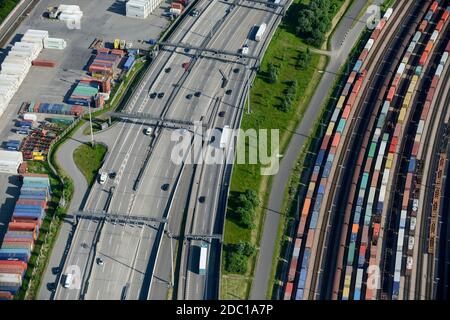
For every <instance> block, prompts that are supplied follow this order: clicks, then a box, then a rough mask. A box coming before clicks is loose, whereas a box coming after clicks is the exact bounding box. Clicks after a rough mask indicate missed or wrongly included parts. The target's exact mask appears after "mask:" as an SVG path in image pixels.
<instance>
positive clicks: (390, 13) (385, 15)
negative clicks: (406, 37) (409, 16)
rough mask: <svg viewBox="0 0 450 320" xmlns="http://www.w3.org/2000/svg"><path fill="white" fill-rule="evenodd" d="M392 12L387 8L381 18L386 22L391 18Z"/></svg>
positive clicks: (392, 10)
mask: <svg viewBox="0 0 450 320" xmlns="http://www.w3.org/2000/svg"><path fill="white" fill-rule="evenodd" d="M393 12H394V9H392V8H389V9H387V10H386V13H385V14H384V16H383V18H385V19H386V21H387V20H389V18H390V17H391V16H392V13H393Z"/></svg>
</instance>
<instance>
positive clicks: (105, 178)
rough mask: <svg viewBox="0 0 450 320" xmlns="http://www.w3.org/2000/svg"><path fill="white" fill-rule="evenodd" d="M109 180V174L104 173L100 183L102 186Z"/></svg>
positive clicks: (101, 175) (99, 179)
mask: <svg viewBox="0 0 450 320" xmlns="http://www.w3.org/2000/svg"><path fill="white" fill-rule="evenodd" d="M107 179H108V173H106V172H102V173H101V174H100V177H99V178H98V182H99V183H100V184H105V182H106V180H107Z"/></svg>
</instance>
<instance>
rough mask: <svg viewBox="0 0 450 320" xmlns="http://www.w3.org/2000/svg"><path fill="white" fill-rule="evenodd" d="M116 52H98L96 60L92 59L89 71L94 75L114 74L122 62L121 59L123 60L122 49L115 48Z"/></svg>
mask: <svg viewBox="0 0 450 320" xmlns="http://www.w3.org/2000/svg"><path fill="white" fill-rule="evenodd" d="M114 51H116V53H113V52H111V53H100V52H99V53H98V54H97V55H96V56H95V59H94V61H92V63H91V65H90V66H89V72H91V73H92V75H93V76H95V74H100V75H102V76H103V75H110V76H112V75H113V74H114V71H115V70H116V68H117V66H118V65H119V63H120V60H122V56H123V54H122V53H121V52H123V51H122V50H114Z"/></svg>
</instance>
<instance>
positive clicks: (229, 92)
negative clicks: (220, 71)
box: [225, 89, 233, 95]
mask: <svg viewBox="0 0 450 320" xmlns="http://www.w3.org/2000/svg"><path fill="white" fill-rule="evenodd" d="M232 92H233V90H231V89H228V90H227V91H225V94H227V95H230V94H231V93H232Z"/></svg>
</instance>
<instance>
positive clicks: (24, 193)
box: [0, 174, 51, 300]
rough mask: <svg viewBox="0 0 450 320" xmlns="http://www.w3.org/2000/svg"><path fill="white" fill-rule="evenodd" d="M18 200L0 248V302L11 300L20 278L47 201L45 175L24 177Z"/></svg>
mask: <svg viewBox="0 0 450 320" xmlns="http://www.w3.org/2000/svg"><path fill="white" fill-rule="evenodd" d="M22 177H23V184H22V188H21V190H20V196H19V199H18V200H17V202H16V206H15V208H14V213H13V217H12V220H11V222H10V223H9V225H8V230H7V232H6V234H5V237H4V239H3V242H2V244H1V248H0V300H4V299H12V298H13V296H14V295H15V294H16V293H17V292H18V291H19V289H20V287H21V286H22V281H23V277H24V275H25V272H26V270H27V268H28V261H29V259H30V256H31V252H32V251H33V248H34V244H35V241H36V240H37V238H38V236H39V228H40V226H41V224H42V221H43V219H44V217H45V212H46V209H47V202H48V200H49V199H50V191H51V189H50V180H49V178H48V176H47V175H45V174H24V175H23V176H22Z"/></svg>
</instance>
